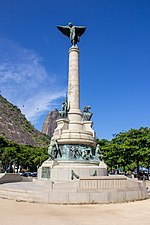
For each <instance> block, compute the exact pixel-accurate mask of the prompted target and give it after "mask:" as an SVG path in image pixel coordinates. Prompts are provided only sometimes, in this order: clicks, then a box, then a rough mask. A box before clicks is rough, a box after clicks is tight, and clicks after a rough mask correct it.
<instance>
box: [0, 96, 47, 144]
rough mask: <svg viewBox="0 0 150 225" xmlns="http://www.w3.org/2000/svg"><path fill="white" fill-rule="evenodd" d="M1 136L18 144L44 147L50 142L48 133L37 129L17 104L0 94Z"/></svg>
mask: <svg viewBox="0 0 150 225" xmlns="http://www.w3.org/2000/svg"><path fill="white" fill-rule="evenodd" d="M0 136H4V137H6V138H7V139H9V140H12V141H14V142H16V143H18V144H25V145H32V146H38V147H44V146H46V145H47V144H48V143H49V142H50V138H49V137H48V136H47V135H44V134H42V133H41V132H40V131H38V130H36V129H35V128H34V126H33V125H32V124H31V123H30V122H29V121H28V120H27V119H26V118H25V116H24V115H23V114H22V113H21V111H20V109H19V108H18V107H17V106H14V105H13V104H11V103H10V102H8V101H7V100H6V99H5V98H3V97H2V96H1V95H0Z"/></svg>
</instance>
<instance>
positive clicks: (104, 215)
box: [0, 199, 150, 225]
mask: <svg viewBox="0 0 150 225" xmlns="http://www.w3.org/2000/svg"><path fill="white" fill-rule="evenodd" d="M0 224H1V225H13V224H15V225H27V224H28V225H93V224H94V225H110V224H111V225H149V224H150V199H147V200H143V201H136V202H130V203H122V204H98V205H54V204H53V205H52V204H38V203H27V202H17V201H15V200H8V199H0Z"/></svg>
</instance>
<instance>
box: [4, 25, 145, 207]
mask: <svg viewBox="0 0 150 225" xmlns="http://www.w3.org/2000/svg"><path fill="white" fill-rule="evenodd" d="M57 28H58V29H59V30H60V31H61V32H62V33H63V34H64V35H66V36H67V37H69V38H70V41H71V43H72V46H71V47H70V49H69V73H68V94H67V96H66V99H65V100H64V101H63V104H62V110H60V111H59V115H60V119H58V120H57V127H56V129H55V131H54V134H53V136H52V138H51V142H50V145H49V148H48V154H49V158H48V160H46V161H45V162H43V164H42V165H41V167H40V168H39V169H38V179H35V180H33V182H28V184H27V183H26V182H22V183H19V184H18V185H17V184H16V183H14V185H13V184H11V185H10V184H9V183H8V182H12V177H10V174H7V176H6V174H4V176H3V177H0V183H1V184H4V183H8V184H4V187H3V186H0V197H3V198H11V199H16V200H22V201H24V200H25V201H32V202H44V203H65V204H74V203H75V204H81V203H83V204H85V203H88V204H89V203H92V204H93V203H113V202H126V201H135V200H142V199H146V198H148V192H147V189H146V184H145V181H144V182H142V181H137V180H135V179H130V178H128V177H126V176H121V175H113V176H106V175H107V168H106V165H105V163H104V162H103V159H102V157H103V155H102V154H101V152H100V149H99V148H100V146H99V145H97V146H96V141H95V132H94V130H93V129H92V124H93V123H92V121H91V118H92V112H90V109H91V107H90V106H85V107H84V109H83V111H81V109H80V80H79V48H78V46H77V43H78V42H79V40H80V37H81V35H82V34H83V33H84V32H85V30H86V27H81V26H73V25H72V23H69V24H68V26H57ZM16 175H18V176H20V175H19V174H16ZM17 179H18V178H17V177H15V182H16V180H17ZM13 182H14V178H13Z"/></svg>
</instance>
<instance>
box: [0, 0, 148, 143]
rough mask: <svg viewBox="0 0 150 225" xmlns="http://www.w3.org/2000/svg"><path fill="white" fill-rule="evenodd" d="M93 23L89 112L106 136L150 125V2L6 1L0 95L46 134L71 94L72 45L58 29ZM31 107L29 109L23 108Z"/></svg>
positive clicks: (85, 67) (84, 56) (85, 47)
mask: <svg viewBox="0 0 150 225" xmlns="http://www.w3.org/2000/svg"><path fill="white" fill-rule="evenodd" d="M69 21H72V23H73V24H75V25H85V26H87V30H86V32H85V34H84V35H83V36H82V38H81V42H80V43H79V44H78V46H79V49H80V76H81V78H80V85H81V109H83V107H84V106H85V105H90V106H91V107H92V108H91V110H92V112H93V113H94V115H93V117H92V120H93V122H94V129H95V131H96V133H97V137H98V138H106V139H111V138H112V134H114V133H118V132H120V131H123V130H126V131H127V130H128V129H130V128H139V127H140V126H148V127H149V123H150V104H149V97H150V85H149V83H150V1H149V0H76V1H70V0H59V1H58V0H21V1H20V0H12V1H10V0H0V90H1V93H2V95H3V96H4V97H5V98H7V99H8V100H9V101H11V102H12V103H13V104H15V105H17V106H18V107H19V108H20V109H21V111H22V112H23V114H25V115H26V117H27V118H28V119H29V120H30V121H31V122H32V123H33V124H34V125H35V127H36V128H38V129H39V130H41V128H42V123H43V121H44V120H45V118H46V115H47V114H48V112H49V111H51V110H53V109H55V108H58V109H60V108H61V102H62V100H63V98H64V96H65V93H66V90H67V76H68V74H67V71H68V49H69V47H70V42H69V39H67V37H65V36H63V35H62V34H61V33H60V32H59V31H58V30H57V28H56V25H67V24H68V22H69ZM23 106H24V107H23Z"/></svg>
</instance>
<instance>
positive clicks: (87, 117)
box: [82, 106, 93, 121]
mask: <svg viewBox="0 0 150 225" xmlns="http://www.w3.org/2000/svg"><path fill="white" fill-rule="evenodd" d="M89 109H91V106H85V107H84V109H83V118H82V119H83V121H90V119H91V117H92V115H93V113H92V112H90V111H89Z"/></svg>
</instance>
